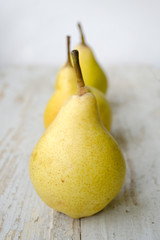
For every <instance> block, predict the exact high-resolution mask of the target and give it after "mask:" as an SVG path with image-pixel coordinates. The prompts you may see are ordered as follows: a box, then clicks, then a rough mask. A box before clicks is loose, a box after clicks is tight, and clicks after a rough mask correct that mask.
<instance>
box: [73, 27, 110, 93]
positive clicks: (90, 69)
mask: <svg viewBox="0 0 160 240" xmlns="http://www.w3.org/2000/svg"><path fill="white" fill-rule="evenodd" d="M78 27H79V30H80V33H81V43H80V44H78V45H77V46H76V47H75V49H77V50H78V51H79V59H80V66H81V69H82V75H83V78H84V81H85V84H86V85H88V86H92V87H95V88H97V89H99V90H100V91H102V92H103V93H106V90H107V85H108V84H107V77H106V75H105V74H104V72H103V70H102V68H101V67H100V66H99V64H98V62H97V61H96V59H95V56H94V54H93V52H92V50H91V48H90V47H89V46H88V45H87V44H86V42H85V40H84V34H83V32H82V28H81V25H80V23H79V24H78Z"/></svg>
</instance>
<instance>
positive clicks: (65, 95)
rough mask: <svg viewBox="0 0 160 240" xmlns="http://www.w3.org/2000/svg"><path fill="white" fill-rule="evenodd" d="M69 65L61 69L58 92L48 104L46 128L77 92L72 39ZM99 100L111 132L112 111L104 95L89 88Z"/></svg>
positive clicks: (57, 85) (57, 80) (101, 113)
mask: <svg viewBox="0 0 160 240" xmlns="http://www.w3.org/2000/svg"><path fill="white" fill-rule="evenodd" d="M67 52H68V59H67V63H66V64H65V65H64V66H63V67H62V68H61V69H60V71H59V73H58V76H57V79H56V86H55V87H56V90H55V92H54V93H53V95H52V97H51V98H50V100H49V101H48V103H47V106H46V109H45V112H44V126H45V128H47V127H48V126H49V125H50V124H51V123H52V121H53V120H54V119H55V117H56V115H57V113H58V112H59V110H60V108H61V107H62V106H63V104H64V103H65V102H66V101H67V100H68V99H69V98H70V97H71V96H72V95H74V94H76V91H77V84H76V73H75V70H74V68H73V67H72V65H71V61H70V37H69V36H68V37H67ZM88 89H89V90H90V91H91V92H92V93H93V94H94V95H95V97H96V99H97V104H98V109H99V112H100V118H101V120H102V122H103V124H104V126H105V127H106V128H107V129H108V130H109V131H110V129H111V122H112V111H111V108H110V105H109V103H108V101H107V100H106V98H105V96H104V94H103V93H102V92H101V91H99V90H98V89H96V88H93V87H88Z"/></svg>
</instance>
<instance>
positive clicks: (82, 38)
mask: <svg viewBox="0 0 160 240" xmlns="http://www.w3.org/2000/svg"><path fill="white" fill-rule="evenodd" d="M78 28H79V31H80V34H81V43H82V44H83V45H86V44H85V38H84V34H83V31H82V26H81V24H80V23H78Z"/></svg>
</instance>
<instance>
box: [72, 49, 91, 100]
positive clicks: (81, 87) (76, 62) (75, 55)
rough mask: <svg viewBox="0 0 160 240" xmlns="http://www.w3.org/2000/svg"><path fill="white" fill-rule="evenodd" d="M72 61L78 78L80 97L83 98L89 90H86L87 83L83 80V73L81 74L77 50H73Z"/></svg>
mask: <svg viewBox="0 0 160 240" xmlns="http://www.w3.org/2000/svg"><path fill="white" fill-rule="evenodd" d="M71 56H72V60H73V65H74V69H75V72H76V77H77V89H78V95H79V96H82V95H84V94H85V93H87V92H88V91H87V89H86V88H85V83H84V80H83V76H82V72H81V67H80V64H79V52H78V51H77V50H73V51H72V52H71Z"/></svg>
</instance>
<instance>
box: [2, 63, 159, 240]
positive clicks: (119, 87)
mask: <svg viewBox="0 0 160 240" xmlns="http://www.w3.org/2000/svg"><path fill="white" fill-rule="evenodd" d="M56 72H57V69H54V68H51V67H32V66H30V67H11V68H6V69H4V70H2V71H1V72H0V113H1V117H0V126H1V128H0V240H20V239H22V240H46V239H47V240H91V239H92V240H111V239H115V240H139V239H141V240H143V239H144V240H159V239H160V230H159V224H160V172H159V169H160V161H159V156H160V143H159V139H160V70H159V69H153V68H151V67H146V66H123V67H116V66H115V67H110V68H108V76H109V82H110V88H109V92H108V95H107V96H108V99H109V101H110V104H111V106H112V110H113V128H112V134H113V136H114V137H115V138H116V140H117V142H118V143H119V145H120V147H121V148H122V150H123V153H124V156H125V159H126V164H127V175H126V180H125V184H124V186H123V188H122V190H121V192H120V193H119V194H118V196H117V197H116V198H115V199H114V200H113V201H112V202H111V203H110V204H109V205H108V206H107V207H106V208H105V209H104V210H103V211H101V212H99V213H98V214H96V215H94V216H92V217H88V218H82V219H72V218H69V217H68V216H65V215H64V214H62V213H58V212H56V211H54V210H52V209H50V208H49V207H47V206H46V205H45V204H44V203H43V202H42V201H41V200H40V199H39V197H38V196H37V194H36V193H35V191H34V189H33V187H32V185H31V182H30V179H29V173H28V164H29V158H30V154H31V152H32V150H33V148H34V145H35V144H36V142H37V141H38V139H39V138H40V136H41V135H42V133H43V131H44V127H43V111H44V108H45V105H46V103H47V101H48V99H49V97H50V96H51V94H52V92H53V82H54V79H55V76H56Z"/></svg>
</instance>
